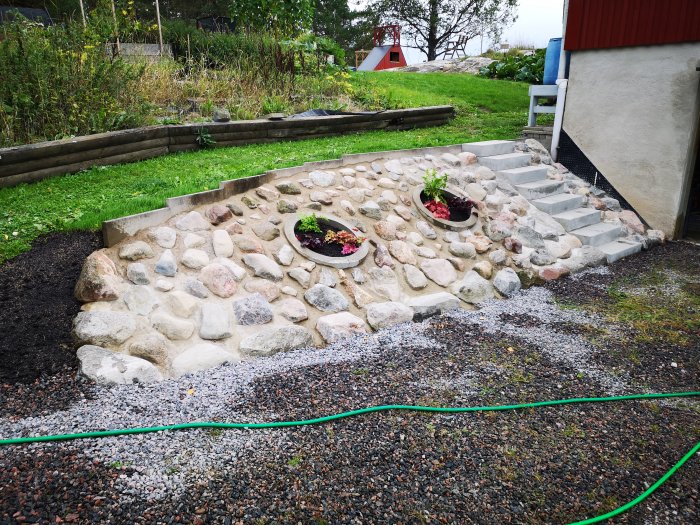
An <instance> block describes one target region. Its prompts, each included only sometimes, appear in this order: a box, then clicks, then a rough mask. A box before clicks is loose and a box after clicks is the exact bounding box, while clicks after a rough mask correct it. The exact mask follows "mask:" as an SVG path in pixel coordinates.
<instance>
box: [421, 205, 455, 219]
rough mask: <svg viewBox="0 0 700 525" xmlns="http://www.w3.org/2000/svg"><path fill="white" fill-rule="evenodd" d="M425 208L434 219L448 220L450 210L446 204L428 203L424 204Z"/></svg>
mask: <svg viewBox="0 0 700 525" xmlns="http://www.w3.org/2000/svg"><path fill="white" fill-rule="evenodd" d="M425 207H426V208H428V211H430V213H432V214H433V217H435V218H436V219H443V220H446V221H449V220H450V209H449V208H448V207H447V205H446V204H444V203H442V202H439V201H428V202H426V203H425Z"/></svg>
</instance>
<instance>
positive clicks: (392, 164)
mask: <svg viewBox="0 0 700 525" xmlns="http://www.w3.org/2000/svg"><path fill="white" fill-rule="evenodd" d="M384 169H385V170H386V171H388V172H390V173H396V174H397V175H403V166H401V162H400V161H399V159H391V160H387V161H386V162H385V163H384Z"/></svg>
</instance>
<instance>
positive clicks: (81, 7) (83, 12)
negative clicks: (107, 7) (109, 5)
mask: <svg viewBox="0 0 700 525" xmlns="http://www.w3.org/2000/svg"><path fill="white" fill-rule="evenodd" d="M79 2H80V14H82V15H83V27H87V20H86V19H85V6H84V5H83V0H79Z"/></svg>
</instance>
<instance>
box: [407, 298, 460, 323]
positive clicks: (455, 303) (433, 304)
mask: <svg viewBox="0 0 700 525" xmlns="http://www.w3.org/2000/svg"><path fill="white" fill-rule="evenodd" d="M408 306H409V307H410V308H411V310H413V320H414V321H422V320H423V319H427V318H428V317H432V316H434V315H439V314H442V313H445V312H449V311H450V310H456V309H458V308H459V299H458V298H457V297H455V296H454V295H452V294H451V293H447V292H438V293H433V294H428V295H420V296H418V297H412V298H411V299H409V300H408Z"/></svg>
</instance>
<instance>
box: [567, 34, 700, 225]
mask: <svg viewBox="0 0 700 525" xmlns="http://www.w3.org/2000/svg"><path fill="white" fill-rule="evenodd" d="M698 65H700V43H691V44H674V45H665V46H646V47H629V48H618V49H606V50H591V51H576V52H574V53H572V56H571V68H570V75H569V88H568V92H567V95H566V110H565V113H564V125H563V127H564V130H565V131H566V133H567V134H568V135H569V136H570V137H571V138H572V139H573V140H574V142H575V143H576V144H577V145H578V147H579V148H580V149H581V150H582V151H583V152H584V153H585V154H586V156H587V157H588V158H589V160H590V161H591V162H592V163H593V164H594V165H595V166H596V167H597V168H598V169H599V170H601V173H602V175H604V176H605V178H606V179H608V181H609V182H610V183H611V184H612V185H613V186H614V187H615V189H617V191H618V192H619V193H620V194H621V195H622V196H623V197H624V198H625V199H626V200H627V201H628V202H629V203H630V204H631V205H632V206H634V208H635V209H636V210H637V212H638V213H639V214H640V215H641V216H642V217H643V219H644V220H645V221H646V222H647V223H648V224H649V225H650V226H651V227H653V228H656V229H659V230H663V231H664V232H665V233H666V234H667V235H669V236H675V235H677V234H678V232H679V231H680V227H681V225H682V221H683V218H684V214H685V206H686V202H687V192H688V188H689V185H690V178H691V170H692V166H693V163H694V159H695V144H696V140H695V139H696V134H697V132H698V130H697V127H698V124H697V115H698V109H699V107H700V105H699V104H700V96H699V89H698V86H699V80H700V72H698V71H696V70H695V68H696V67H697V66H698Z"/></svg>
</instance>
